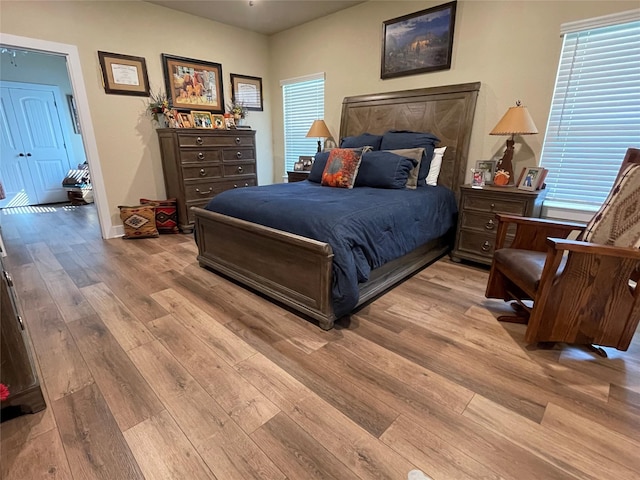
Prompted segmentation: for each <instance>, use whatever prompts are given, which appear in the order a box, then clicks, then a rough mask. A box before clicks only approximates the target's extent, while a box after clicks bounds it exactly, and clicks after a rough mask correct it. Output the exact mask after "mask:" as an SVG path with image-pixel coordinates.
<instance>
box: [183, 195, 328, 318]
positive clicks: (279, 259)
mask: <svg viewBox="0 0 640 480" xmlns="http://www.w3.org/2000/svg"><path fill="white" fill-rule="evenodd" d="M192 210H193V212H194V213H195V232H196V236H197V242H198V262H200V265H201V266H206V267H210V268H212V269H214V270H216V271H219V272H220V273H223V274H225V275H227V276H229V277H231V278H233V279H234V280H237V281H239V282H241V283H242V284H244V285H247V286H249V287H251V288H254V289H256V290H258V291H259V292H262V293H264V294H265V295H268V296H269V297H271V298H274V299H275V300H278V301H280V302H282V303H284V304H285V305H288V306H290V307H292V308H294V309H295V310H297V311H299V312H302V313H304V314H306V315H309V316H310V317H312V318H314V319H316V320H318V322H319V323H320V327H322V328H324V329H329V328H331V327H332V326H333V321H334V320H335V318H336V317H335V315H334V314H333V308H332V305H331V285H332V269H331V266H332V262H333V251H332V249H331V246H330V245H329V244H327V243H323V242H318V241H316V240H311V239H309V238H305V237H301V236H299V235H294V234H291V233H287V232H283V231H280V230H275V229H273V228H269V227H264V226H262V225H257V224H254V223H251V222H247V221H244V220H239V219H237V218H233V217H228V216H226V215H221V214H219V213H214V212H210V211H208V210H204V209H202V208H197V207H193V208H192Z"/></svg>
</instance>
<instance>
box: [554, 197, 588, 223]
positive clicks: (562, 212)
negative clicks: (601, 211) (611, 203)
mask: <svg viewBox="0 0 640 480" xmlns="http://www.w3.org/2000/svg"><path fill="white" fill-rule="evenodd" d="M597 211H598V208H593V209H591V208H589V207H582V208H577V207H575V206H573V205H569V204H566V203H563V202H553V201H545V202H544V203H543V204H542V217H543V218H554V219H560V220H569V221H572V222H584V223H588V222H589V221H590V220H591V219H592V218H593V215H594V214H595V212H597Z"/></svg>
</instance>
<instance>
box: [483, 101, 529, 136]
mask: <svg viewBox="0 0 640 480" xmlns="http://www.w3.org/2000/svg"><path fill="white" fill-rule="evenodd" d="M534 133H538V128H537V127H536V124H535V123H533V119H532V118H531V115H529V110H527V107H525V106H524V105H520V102H516V106H515V107H510V108H509V110H507V113H505V114H504V116H503V117H502V118H501V119H500V121H499V122H498V124H497V125H496V126H495V127H493V130H491V132H489V135H532V134H534Z"/></svg>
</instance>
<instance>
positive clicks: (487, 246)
mask: <svg viewBox="0 0 640 480" xmlns="http://www.w3.org/2000/svg"><path fill="white" fill-rule="evenodd" d="M481 248H482V251H483V252H488V251H489V250H491V244H490V243H489V242H488V241H487V240H485V241H484V243H483V244H482V247H481Z"/></svg>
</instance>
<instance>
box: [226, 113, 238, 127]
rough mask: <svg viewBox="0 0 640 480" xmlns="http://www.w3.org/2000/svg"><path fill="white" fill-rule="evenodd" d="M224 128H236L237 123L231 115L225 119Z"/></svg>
mask: <svg viewBox="0 0 640 480" xmlns="http://www.w3.org/2000/svg"><path fill="white" fill-rule="evenodd" d="M224 126H225V127H226V128H227V130H229V129H232V128H236V121H235V120H234V119H233V117H232V116H231V115H229V116H228V117H227V116H225V117H224Z"/></svg>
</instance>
